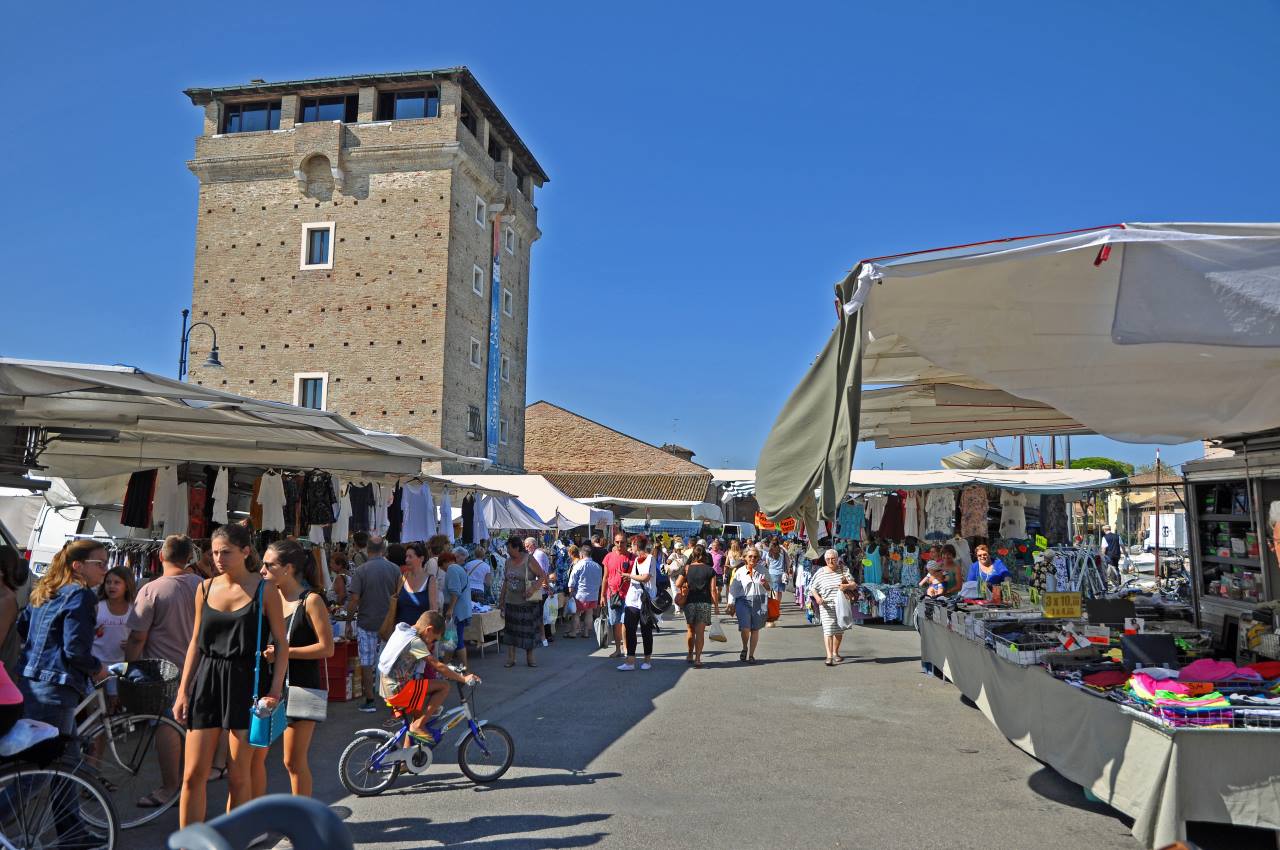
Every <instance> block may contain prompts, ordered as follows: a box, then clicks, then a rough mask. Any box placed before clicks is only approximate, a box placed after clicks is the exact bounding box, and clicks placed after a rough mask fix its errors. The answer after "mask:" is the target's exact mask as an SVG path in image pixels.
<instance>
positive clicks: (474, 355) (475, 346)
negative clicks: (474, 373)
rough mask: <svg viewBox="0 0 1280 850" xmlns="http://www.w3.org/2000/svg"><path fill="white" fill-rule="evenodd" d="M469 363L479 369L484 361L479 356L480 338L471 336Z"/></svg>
mask: <svg viewBox="0 0 1280 850" xmlns="http://www.w3.org/2000/svg"><path fill="white" fill-rule="evenodd" d="M471 365H472V366H475V367H476V368H477V369H479V368H480V367H481V366H483V365H484V363H483V362H482V360H481V357H480V340H478V339H476V338H475V337H471Z"/></svg>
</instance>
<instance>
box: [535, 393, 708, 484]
mask: <svg viewBox="0 0 1280 850" xmlns="http://www.w3.org/2000/svg"><path fill="white" fill-rule="evenodd" d="M524 427H525V444H524V463H525V467H526V468H527V469H528V470H529V471H530V472H597V473H614V474H618V473H667V474H680V473H706V471H707V470H706V468H705V467H702V466H699V465H698V464H696V463H693V462H692V461H687V460H684V459H682V458H679V457H676V456H675V455H673V454H670V453H669V452H665V451H663V450H662V449H660V448H658V447H657V446H652V445H650V444H648V443H646V442H643V441H642V440H637V439H636V438H634V437H629V436H627V435H626V434H623V433H621V432H619V431H615V430H613V429H612V428H609V427H607V426H604V425H601V424H600V423H598V422H594V421H592V420H590V419H587V418H586V417H583V416H579V415H578V414H576V413H572V412H570V411H568V410H565V409H564V408H562V407H557V406H556V405H554V404H550V403H548V402H545V401H538V402H534V403H533V404H531V405H529V407H528V409H527V410H526V411H525V417H524ZM708 480H709V479H708Z"/></svg>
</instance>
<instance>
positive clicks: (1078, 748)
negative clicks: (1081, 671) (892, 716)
mask: <svg viewBox="0 0 1280 850" xmlns="http://www.w3.org/2000/svg"><path fill="white" fill-rule="evenodd" d="M919 625H920V657H921V660H923V661H925V662H927V663H929V664H932V665H933V666H934V667H935V668H936V669H937V670H940V671H941V672H942V673H943V675H945V676H946V678H947V679H949V680H950V681H951V682H953V683H955V685H956V687H957V688H959V689H960V691H961V693H963V694H964V695H965V696H967V697H969V699H971V700H973V701H974V702H975V703H977V705H978V708H980V709H981V710H982V713H983V714H985V715H986V716H987V719H988V720H990V721H991V722H992V723H993V724H995V727H996V728H997V729H999V730H1000V732H1001V733H1002V734H1003V735H1004V736H1005V737H1006V738H1008V739H1009V740H1010V741H1012V742H1013V743H1014V744H1015V745H1016V746H1018V747H1019V748H1020V749H1022V750H1024V751H1025V752H1027V753H1028V754H1030V755H1032V756H1034V757H1035V758H1037V759H1040V760H1041V761H1043V762H1045V763H1046V764H1048V765H1049V766H1050V767H1052V768H1053V769H1054V770H1056V771H1058V773H1060V774H1062V775H1063V776H1065V777H1066V778H1067V779H1069V780H1071V781H1072V782H1075V783H1077V784H1079V785H1081V786H1083V787H1084V788H1087V789H1088V790H1089V791H1091V792H1093V793H1094V794H1095V795H1097V796H1098V797H1099V798H1100V799H1101V800H1102V801H1103V802H1105V803H1107V804H1109V805H1110V806H1112V807H1113V808H1115V809H1118V810H1119V811H1121V812H1124V813H1125V814H1127V815H1129V816H1131V817H1132V818H1133V819H1134V821H1133V835H1134V837H1135V838H1137V839H1138V840H1139V841H1141V842H1142V843H1143V844H1144V845H1145V846H1147V847H1162V846H1164V845H1166V844H1170V843H1172V842H1174V841H1176V840H1180V839H1185V838H1186V834H1187V831H1186V822H1187V821H1207V822H1212V823H1230V824H1238V825H1242V826H1254V827H1262V828H1265V829H1280V732H1266V731H1250V730H1229V729H1166V728H1161V727H1158V726H1155V725H1153V724H1152V723H1148V722H1147V721H1145V720H1144V719H1143V718H1141V717H1136V716H1134V715H1132V714H1129V713H1128V712H1126V711H1123V710H1121V708H1120V706H1118V705H1117V704H1116V703H1113V702H1111V701H1109V700H1105V699H1100V698H1098V697H1095V696H1092V695H1090V694H1088V693H1085V692H1084V691H1081V690H1079V689H1078V688H1073V687H1071V686H1069V685H1066V684H1064V683H1062V682H1060V681H1058V680H1057V679H1055V678H1054V677H1053V676H1051V675H1049V673H1048V671H1047V670H1045V669H1044V668H1042V667H1020V666H1018V665H1016V664H1012V663H1010V662H1008V661H1004V660H1002V659H1000V658H997V657H996V655H995V653H993V652H991V651H990V650H989V649H987V648H986V647H985V646H983V645H982V644H981V643H977V642H975V641H971V640H968V639H966V638H964V637H962V636H960V635H958V634H956V633H955V632H952V631H950V630H948V629H947V628H946V627H945V626H943V625H940V624H938V623H934V622H932V621H929V620H924V621H921V622H920V624H919Z"/></svg>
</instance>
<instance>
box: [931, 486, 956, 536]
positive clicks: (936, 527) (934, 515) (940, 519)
mask: <svg viewBox="0 0 1280 850" xmlns="http://www.w3.org/2000/svg"><path fill="white" fill-rule="evenodd" d="M924 514H925V520H924V536H925V539H926V540H946V539H947V538H948V537H950V536H951V526H952V524H953V523H954V522H955V518H956V494H955V491H953V490H948V489H946V488H943V487H939V488H937V489H934V490H930V491H929V492H928V493H927V494H926V495H925V500H924Z"/></svg>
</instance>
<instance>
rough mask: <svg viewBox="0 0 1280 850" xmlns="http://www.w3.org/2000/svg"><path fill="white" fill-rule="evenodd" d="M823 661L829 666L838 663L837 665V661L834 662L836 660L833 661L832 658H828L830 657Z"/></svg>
mask: <svg viewBox="0 0 1280 850" xmlns="http://www.w3.org/2000/svg"><path fill="white" fill-rule="evenodd" d="M823 663H824V664H826V665H827V666H828V667H834V666H836V665H835V662H834V661H832V660H831V659H830V658H828V659H827V660H826V661H824V662H823Z"/></svg>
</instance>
